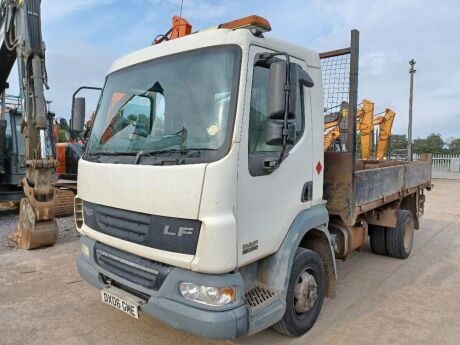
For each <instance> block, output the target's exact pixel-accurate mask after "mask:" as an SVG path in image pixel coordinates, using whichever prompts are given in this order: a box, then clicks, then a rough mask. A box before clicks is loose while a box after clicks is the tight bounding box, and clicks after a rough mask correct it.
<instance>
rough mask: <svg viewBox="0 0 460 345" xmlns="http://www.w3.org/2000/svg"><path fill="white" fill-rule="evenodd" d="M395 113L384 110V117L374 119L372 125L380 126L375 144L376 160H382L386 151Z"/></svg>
mask: <svg viewBox="0 0 460 345" xmlns="http://www.w3.org/2000/svg"><path fill="white" fill-rule="evenodd" d="M395 115H396V113H395V112H394V111H393V110H391V109H385V115H383V116H379V117H376V118H374V125H380V132H379V139H378V142H377V154H376V158H377V160H382V159H384V158H385V155H386V154H387V151H388V144H389V142H390V136H391V129H392V127H393V121H394V118H395Z"/></svg>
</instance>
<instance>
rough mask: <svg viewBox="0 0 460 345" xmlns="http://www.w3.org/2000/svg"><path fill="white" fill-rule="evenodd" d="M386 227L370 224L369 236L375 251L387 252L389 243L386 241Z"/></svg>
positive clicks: (384, 253)
mask: <svg viewBox="0 0 460 345" xmlns="http://www.w3.org/2000/svg"><path fill="white" fill-rule="evenodd" d="M386 231H387V230H386V229H385V227H384V226H380V225H369V236H370V242H371V249H372V251H373V252H374V253H376V254H380V255H386V254H387V245H386V241H385V233H386Z"/></svg>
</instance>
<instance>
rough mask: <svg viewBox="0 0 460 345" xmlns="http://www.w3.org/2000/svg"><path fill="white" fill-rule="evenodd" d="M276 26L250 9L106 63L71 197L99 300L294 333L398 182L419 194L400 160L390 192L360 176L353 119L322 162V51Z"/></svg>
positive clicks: (209, 322)
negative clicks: (284, 35) (343, 139)
mask: <svg viewBox="0 0 460 345" xmlns="http://www.w3.org/2000/svg"><path fill="white" fill-rule="evenodd" d="M176 20H177V18H176ZM173 23H174V22H173ZM185 24H187V23H185ZM185 24H184V25H185ZM269 28H270V25H269V23H268V22H267V21H265V20H264V19H263V18H260V17H256V16H252V17H249V18H245V19H242V20H237V21H235V22H230V23H226V24H225V25H219V26H218V27H215V28H212V29H209V30H203V31H199V32H196V33H193V34H188V35H185V36H183V37H180V38H176V39H170V40H167V39H164V40H162V42H161V44H154V45H152V46H150V47H147V48H145V49H142V50H140V51H137V52H134V53H132V54H129V55H127V56H125V57H122V58H120V59H118V60H116V61H115V62H114V63H113V65H112V67H111V68H110V70H109V73H108V75H107V78H106V82H105V86H104V88H103V91H102V93H101V98H100V100H99V105H98V108H97V111H96V116H95V120H94V124H93V127H92V130H91V133H90V135H89V139H88V141H87V148H86V151H85V153H84V155H83V157H82V159H81V160H80V162H79V169H78V195H77V197H76V198H75V217H76V224H77V229H78V231H79V232H80V233H81V235H82V236H81V251H80V254H79V257H78V269H79V272H80V275H81V276H82V277H83V278H84V279H85V280H86V281H87V282H89V283H90V284H92V285H93V286H95V287H96V288H98V289H100V290H101V298H102V301H103V302H105V303H108V304H111V305H112V306H114V307H116V308H117V309H120V310H122V311H124V312H126V313H128V314H130V315H131V316H134V317H139V312H138V311H139V310H140V312H142V313H143V314H147V315H150V316H152V317H154V318H156V319H159V320H161V321H163V322H165V323H167V324H169V325H171V326H173V327H176V328H179V329H182V330H185V331H188V332H192V333H194V334H197V335H201V336H205V337H209V338H216V339H228V338H234V337H238V336H242V335H249V334H254V333H256V332H258V331H261V330H263V329H265V328H267V327H270V326H274V328H275V329H276V330H278V331H280V332H282V333H284V334H287V335H291V336H300V335H302V334H305V333H306V332H307V331H308V330H309V329H310V328H311V327H312V326H313V325H314V323H315V321H316V319H317V317H318V315H319V312H320V310H321V306H322V303H323V299H324V297H331V298H333V297H335V279H336V268H335V267H336V266H335V257H336V254H338V255H339V257H340V258H345V257H346V255H347V254H348V252H350V251H352V250H355V249H359V248H360V247H361V246H362V245H363V244H364V243H365V241H366V239H367V234H368V233H367V230H368V225H367V224H368V222H369V224H372V222H373V223H375V224H379V225H380V226H382V229H383V226H384V225H385V226H393V227H394V226H396V218H395V217H396V216H395V212H397V209H398V208H399V204H397V205H396V204H395V203H400V202H401V200H402V196H405V195H406V194H404V193H405V192H404V191H402V189H401V188H411V189H410V190H409V189H407V191H409V192H410V193H417V197H415V196H414V195H415V194H411V195H412V196H414V197H413V198H412V199H411V200H413V201H414V202H415V200H417V202H418V200H422V199H423V198H422V197H421V188H424V186H427V185H428V183H429V182H427V181H428V180H426V179H425V176H423V179H422V178H421V176H422V174H420V166H414V167H411V171H413V173H414V176H415V177H417V179H416V180H413V181H410V183H405V180H404V177H405V176H406V173H405V171H406V170H407V167H406V165H405V164H403V163H401V164H398V165H397V167H395V168H394V169H393V168H392V167H389V166H390V165H389V164H387V165H386V166H387V167H388V168H385V169H387V170H385V171H387V173H388V172H390V173H392V174H393V175H395V174H396V175H397V176H399V177H400V179H399V180H398V181H399V182H398V183H401V185H391V193H393V194H392V199H391V198H388V199H387V198H382V195H385V193H387V192H388V190H381V189H384V188H383V187H385V186H388V184H385V185H383V184H382V186H383V187H382V188H380V189H379V190H378V191H376V192H375V193H373V194H372V193H371V194H372V195H370V196H369V195H367V194H366V193H367V192H368V191H367V190H366V189H365V188H363V186H364V185H363V183H364V184H365V180H366V179H368V178H370V177H369V176H371V177H372V178H373V181H374V182H375V183H376V184H381V181H380V180H379V178H381V177H382V176H390V175H388V174H387V175H385V174H381V171H380V170H373V171H371V170H369V169H370V168H369V164H367V163H366V164H364V163H362V164H361V165H362V166H363V168H362V169H364V170H366V169H367V170H366V171H364V173H362V174H358V175H356V176H357V177H359V178H360V180H359V179H358V178H355V177H354V176H355V174H357V173H358V172H355V169H356V167H357V166H358V165H357V164H355V163H356V160H355V156H354V154H353V149H354V146H353V141H351V139H352V138H354V137H355V132H356V131H354V130H353V128H356V125H354V127H353V126H352V125H353V123H352V122H351V125H350V126H349V127H348V134H347V135H348V139H349V140H348V142H347V144H346V145H344V152H332V154H328V155H327V160H328V161H329V162H326V165H328V166H326V167H325V160H324V157H325V153H324V149H323V142H324V111H325V109H324V108H325V107H324V104H325V103H324V102H323V82H322V73H321V61H320V54H319V53H317V52H315V51H313V50H311V49H307V48H303V47H300V46H297V45H294V44H291V43H288V42H286V41H282V40H279V39H275V38H272V37H270V36H269V35H266V31H268V30H269ZM172 30H173V32H174V28H173V29H172ZM190 31H191V30H190ZM354 35H355V36H357V32H355V33H354ZM353 37H354V36H353V34H352V43H353ZM343 53H344V54H349V53H350V49H345V50H344V52H343ZM337 54H341V52H340V51H334V52H330V53H328V54H326V55H324V54H323V55H322V57H324V58H335V57H336V56H337ZM356 56H357V54H356ZM351 61H352V64H351V65H353V63H356V66H357V60H356V58H355V57H353V56H352V58H351ZM339 63H341V62H340V61H339ZM342 65H343V63H342ZM341 73H344V72H343V71H342V72H341ZM349 75H350V79H352V78H357V69H355V68H354V67H353V66H352V67H351V69H350V74H349ZM331 79H333V78H331ZM354 87H355V88H353V89H350V95H351V96H350V100H349V101H350V105H349V107H350V114H351V115H350V116H349V117H348V119H350V120H349V121H351V120H352V119H354V118H355V117H353V116H352V114H353V113H354V112H355V111H356V106H357V102H356V97H357V83H356V82H355V84H354ZM341 90H342V88H341ZM347 97H348V94H347ZM328 99H329V97H328ZM347 101H348V99H347ZM341 103H342V102H340V103H339V104H341ZM80 118H84V116H83V117H82V116H80ZM336 162H339V163H340V164H339V163H337V164H338V165H337V166H335V164H336ZM420 164H422V163H420ZM374 165H375V164H374ZM378 165H379V164H376V165H375V166H378ZM405 169H406V170H405ZM423 169H424V170H423V171H424V172H425V171H428V170H427V169H429V166H428V165H423ZM325 170H327V171H326V175H325ZM373 172H374V173H373ZM375 172H377V174H376V173H375ZM393 175H391V176H393ZM396 175H395V176H396ZM325 176H326V177H327V180H326V179H325ZM407 176H408V175H407ZM421 180H423V181H421ZM356 181H364V182H361V184H360V185H357V184H356V183H357V182H356ZM379 181H380V182H379ZM422 182H423V183H424V185H423V186H422V187H420V185H421V184H422ZM385 188H386V187H385ZM405 191H406V189H405ZM357 192H359V193H360V194H359V195H358V196H359V198H357V197H355V193H357ZM409 192H408V193H409ZM323 193H324V194H323ZM377 193H378V196H375V199H372V198H374V194H377ZM395 193H396V194H395ZM323 195H325V196H326V197H327V199H330V202H329V204H328V205H326V200H325V197H324V196H323ZM419 196H420V198H419ZM423 200H424V199H423ZM358 202H361V204H358ZM388 202H392V204H391V205H390V206H385V205H386V203H388ZM411 202H412V201H408V202H407V205H411V207H412V206H414V209H415V210H421V209H422V208H420V207H418V208H415V204H412V203H411ZM378 207H382V208H381V209H378V215H377V213H375V212H374V211H375V209H376V208H378ZM328 208H329V211H330V212H329V213H331V212H332V213H331V214H332V219H333V220H334V226H333V227H329V228H328V226H329V219H330V217H329V213H328ZM331 210H332V211H331ZM395 210H396V211H395ZM417 212H418V211H417ZM382 214H383V215H388V217H383V218H381V217H380V215H382ZM405 214H406V216H407V217H409V215H408V213H405ZM416 216H418V213H417V214H416V215H414V217H416ZM382 219H383V220H382ZM411 219H412V218H411ZM411 219H409V218H407V220H408V222H407V224H406V223H405V224H406V225H407V228H408V229H410V226H411V224H412V225H413V222H412V223H410V220H411ZM417 220H418V218H417ZM412 230H413V228H412ZM382 231H383V230H382ZM394 233H395V234H396V233H398V234H399V232H396V230H395V232H394ZM375 238H376V237H375ZM412 239H413V237H412ZM410 246H412V243H410ZM384 249H385V248H384ZM408 251H409V252H410V248H409V249H408ZM382 252H383V251H382Z"/></svg>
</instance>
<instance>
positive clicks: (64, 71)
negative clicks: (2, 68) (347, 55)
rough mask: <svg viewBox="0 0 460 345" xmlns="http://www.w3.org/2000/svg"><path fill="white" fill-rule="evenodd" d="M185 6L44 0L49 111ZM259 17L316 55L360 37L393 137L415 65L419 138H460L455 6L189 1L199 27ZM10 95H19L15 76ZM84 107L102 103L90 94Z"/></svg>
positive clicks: (188, 14) (373, 93)
mask: <svg viewBox="0 0 460 345" xmlns="http://www.w3.org/2000/svg"><path fill="white" fill-rule="evenodd" d="M180 6H181V0H98V1H95V0H72V1H62V0H42V27H43V38H44V41H45V43H46V48H47V50H46V57H47V69H48V75H49V85H50V87H51V89H50V90H48V91H47V92H46V97H47V99H49V100H52V101H53V103H52V105H51V110H52V111H53V112H56V114H57V116H58V117H65V118H68V117H69V114H70V104H71V97H72V94H73V92H74V91H75V90H76V89H77V88H78V87H79V86H82V85H87V86H102V85H103V83H104V79H105V75H106V73H107V71H108V69H109V68H110V65H111V64H112V62H113V60H115V59H116V58H118V57H120V56H123V55H125V54H127V53H130V52H132V51H134V50H137V49H141V48H144V47H146V46H148V45H150V44H151V42H152V40H153V39H154V37H155V36H156V35H158V34H162V33H165V32H166V31H167V30H168V29H169V28H170V26H171V17H172V16H173V15H175V14H179V11H180ZM251 14H257V15H260V16H263V17H265V18H266V19H268V20H269V21H270V23H271V25H272V32H270V33H269V34H268V35H272V36H275V37H279V38H283V39H285V40H288V41H291V42H293V43H296V44H300V45H303V46H306V47H308V48H312V49H315V50H317V51H319V52H321V51H328V50H334V49H338V48H343V47H347V46H349V40H350V30H351V29H358V30H359V31H360V65H359V96H358V97H359V99H362V98H368V99H371V100H373V101H374V102H375V104H376V112H377V111H381V110H384V109H385V108H387V107H389V108H392V109H393V110H395V112H396V119H395V124H394V127H393V133H407V123H408V97H409V73H408V71H409V64H408V61H409V60H410V59H412V58H413V59H415V60H416V62H417V63H416V66H415V67H416V70H417V72H416V74H415V77H414V108H413V114H414V125H413V132H414V138H416V137H424V136H426V135H428V134H430V133H441V134H442V136H443V138H444V139H448V138H449V137H460V87H459V86H458V85H459V81H460V68H459V67H458V65H457V63H458V61H460V44H459V43H458V42H460V41H459V40H460V37H459V36H460V2H459V1H458V0H438V1H433V0H431V1H427V0H419V1H413V0H386V1H370V0H322V1H321V0H303V1H301V0H283V1H279V0H265V1H254V0H233V1H232V0H213V1H211V0H184V4H183V12H182V15H183V17H184V18H186V19H187V20H188V21H189V22H190V23H191V24H192V25H193V30H194V31H195V30H200V29H204V28H207V27H211V26H215V25H217V24H219V23H223V22H227V21H230V20H233V19H237V18H241V17H244V16H247V15H251ZM10 84H11V89H10V90H9V93H12V94H17V90H18V88H17V77H16V76H15V75H12V77H11V78H10ZM82 95H84V96H87V110H88V112H90V110H92V109H94V108H95V106H96V101H97V97H96V94H94V93H91V92H88V93H83V94H82Z"/></svg>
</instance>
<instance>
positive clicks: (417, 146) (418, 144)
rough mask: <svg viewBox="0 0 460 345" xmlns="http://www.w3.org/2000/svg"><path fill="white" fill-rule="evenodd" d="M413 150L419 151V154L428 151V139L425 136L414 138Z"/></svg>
mask: <svg viewBox="0 0 460 345" xmlns="http://www.w3.org/2000/svg"><path fill="white" fill-rule="evenodd" d="M412 152H413V153H418V154H420V153H425V152H427V150H426V139H423V138H417V139H414V140H413V142H412Z"/></svg>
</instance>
